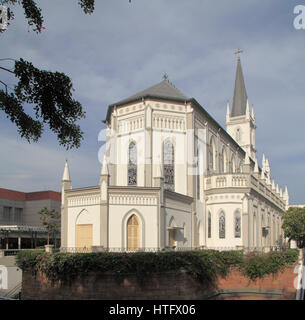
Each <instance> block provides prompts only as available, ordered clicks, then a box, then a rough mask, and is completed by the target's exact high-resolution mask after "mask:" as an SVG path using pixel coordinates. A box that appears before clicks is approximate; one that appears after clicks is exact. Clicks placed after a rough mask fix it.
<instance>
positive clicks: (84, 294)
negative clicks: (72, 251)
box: [22, 267, 296, 300]
mask: <svg viewBox="0 0 305 320" xmlns="http://www.w3.org/2000/svg"><path fill="white" fill-rule="evenodd" d="M295 277H296V274H295V273H294V267H289V268H287V269H286V270H285V271H284V272H283V273H279V274H278V275H276V276H275V277H273V276H272V275H269V276H265V277H264V278H263V279H259V280H257V281H251V280H249V279H248V278H246V277H244V276H243V275H242V274H241V273H240V272H239V271H238V270H236V269H233V270H231V272H230V274H229V275H228V276H227V277H226V278H225V279H223V278H219V279H218V281H217V285H216V286H211V285H210V286H209V285H207V284H202V283H199V282H198V281H195V280H194V279H193V278H192V277H191V276H189V275H188V274H187V273H186V272H185V271H183V270H182V271H181V272H180V273H178V274H175V273H166V274H160V275H152V276H151V278H150V279H149V280H148V282H147V283H146V284H145V285H144V286H141V285H139V283H138V282H137V280H136V278H135V276H133V275H126V276H125V278H124V279H123V280H122V281H120V282H119V281H118V280H117V279H116V278H115V276H114V275H113V274H110V273H109V274H105V275H100V276H98V275H96V274H92V273H91V274H88V275H87V276H85V277H84V278H83V279H82V280H81V279H77V280H73V281H72V282H71V283H69V284H68V283H61V282H60V281H56V282H54V283H51V282H50V281H49V280H48V279H46V277H45V276H44V275H43V274H37V275H36V277H34V276H33V275H32V274H31V273H30V272H24V273H23V280H22V299H34V300H36V299H39V300H74V299H77V300H108V299H111V300H112V299H113V300H173V299H174V300H191V299H214V300H215V299H217V300H219V299H224V300H240V299H242V300H249V299H253V300H254V299H259V300H262V299H276V300H283V299H285V300H294V299H295V294H296V290H295V288H294V279H295Z"/></svg>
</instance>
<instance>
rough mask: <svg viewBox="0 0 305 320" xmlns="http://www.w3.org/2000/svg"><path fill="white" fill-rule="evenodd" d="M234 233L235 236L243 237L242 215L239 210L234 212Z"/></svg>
mask: <svg viewBox="0 0 305 320" xmlns="http://www.w3.org/2000/svg"><path fill="white" fill-rule="evenodd" d="M234 235H235V238H240V237H241V217H240V212H239V211H235V213H234Z"/></svg>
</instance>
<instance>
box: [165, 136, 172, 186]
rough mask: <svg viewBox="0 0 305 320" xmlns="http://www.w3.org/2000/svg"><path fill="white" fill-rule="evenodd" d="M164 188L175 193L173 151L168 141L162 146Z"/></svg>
mask: <svg viewBox="0 0 305 320" xmlns="http://www.w3.org/2000/svg"><path fill="white" fill-rule="evenodd" d="M163 174H164V188H165V189H167V190H171V191H175V150H174V146H173V144H172V142H171V141H170V139H166V140H165V141H164V145H163Z"/></svg>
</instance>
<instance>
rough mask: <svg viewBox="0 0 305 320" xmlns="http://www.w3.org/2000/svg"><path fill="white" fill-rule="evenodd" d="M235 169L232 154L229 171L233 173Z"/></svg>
mask: <svg viewBox="0 0 305 320" xmlns="http://www.w3.org/2000/svg"><path fill="white" fill-rule="evenodd" d="M235 171H236V161H235V157H234V154H233V155H232V157H231V162H230V173H235Z"/></svg>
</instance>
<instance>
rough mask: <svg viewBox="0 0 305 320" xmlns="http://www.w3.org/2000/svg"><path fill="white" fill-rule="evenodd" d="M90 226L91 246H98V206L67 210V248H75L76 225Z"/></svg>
mask: <svg viewBox="0 0 305 320" xmlns="http://www.w3.org/2000/svg"><path fill="white" fill-rule="evenodd" d="M77 224H92V225H93V226H92V229H93V231H92V232H93V246H99V245H100V241H101V240H100V206H99V205H91V206H79V207H70V208H68V247H75V244H76V225H77Z"/></svg>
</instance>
